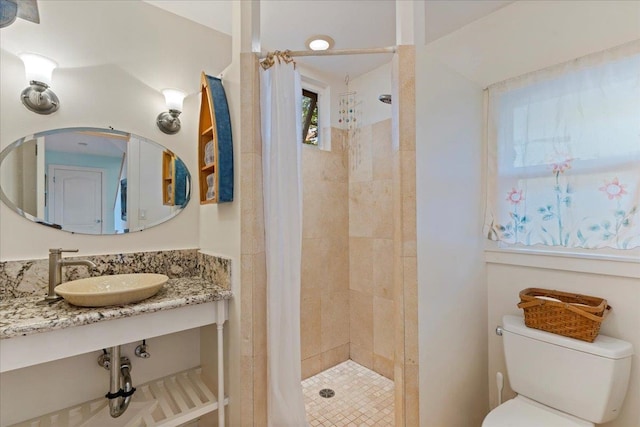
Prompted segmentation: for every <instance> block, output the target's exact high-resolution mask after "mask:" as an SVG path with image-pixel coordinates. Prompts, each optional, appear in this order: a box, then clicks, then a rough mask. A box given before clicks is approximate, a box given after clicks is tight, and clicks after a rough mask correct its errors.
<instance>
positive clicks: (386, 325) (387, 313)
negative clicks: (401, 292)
mask: <svg viewBox="0 0 640 427" xmlns="http://www.w3.org/2000/svg"><path fill="white" fill-rule="evenodd" d="M394 310H395V307H394V304H393V301H391V300H388V299H386V298H380V297H373V353H374V354H376V355H379V356H382V357H384V358H386V359H389V360H393V357H394V346H395V341H394V337H393V334H394V330H395V328H394Z"/></svg>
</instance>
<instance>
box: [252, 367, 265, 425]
mask: <svg viewBox="0 0 640 427" xmlns="http://www.w3.org/2000/svg"><path fill="white" fill-rule="evenodd" d="M253 372H254V377H253V378H254V383H253V384H254V387H253V425H254V426H266V425H267V358H266V356H263V357H255V358H254V359H253Z"/></svg>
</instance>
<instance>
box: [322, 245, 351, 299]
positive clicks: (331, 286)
mask: <svg viewBox="0 0 640 427" xmlns="http://www.w3.org/2000/svg"><path fill="white" fill-rule="evenodd" d="M327 241H328V246H329V257H328V260H329V261H328V262H327V264H325V265H324V266H323V269H322V272H321V275H322V277H324V279H325V281H326V282H327V283H326V286H325V289H328V290H329V292H341V291H345V290H348V289H349V237H348V236H346V235H344V236H342V237H339V238H338V237H332V238H328V239H327Z"/></svg>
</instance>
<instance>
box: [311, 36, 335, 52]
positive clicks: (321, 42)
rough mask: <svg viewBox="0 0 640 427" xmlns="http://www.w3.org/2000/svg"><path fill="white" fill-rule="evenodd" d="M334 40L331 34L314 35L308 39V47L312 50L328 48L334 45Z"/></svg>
mask: <svg viewBox="0 0 640 427" xmlns="http://www.w3.org/2000/svg"><path fill="white" fill-rule="evenodd" d="M333 44H334V41H333V39H332V38H331V37H329V36H324V35H321V36H313V37H309V38H308V39H307V43H306V45H307V47H308V48H309V49H311V50H327V49H331V48H332V47H333Z"/></svg>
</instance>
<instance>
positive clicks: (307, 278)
mask: <svg viewBox="0 0 640 427" xmlns="http://www.w3.org/2000/svg"><path fill="white" fill-rule="evenodd" d="M327 241H328V240H327V239H321V238H303V239H302V261H301V272H300V275H301V288H302V289H307V290H311V289H317V290H321V289H323V288H324V285H325V277H324V271H325V270H326V268H327V265H328V261H329V256H328V255H329V254H328V253H327Z"/></svg>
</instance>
